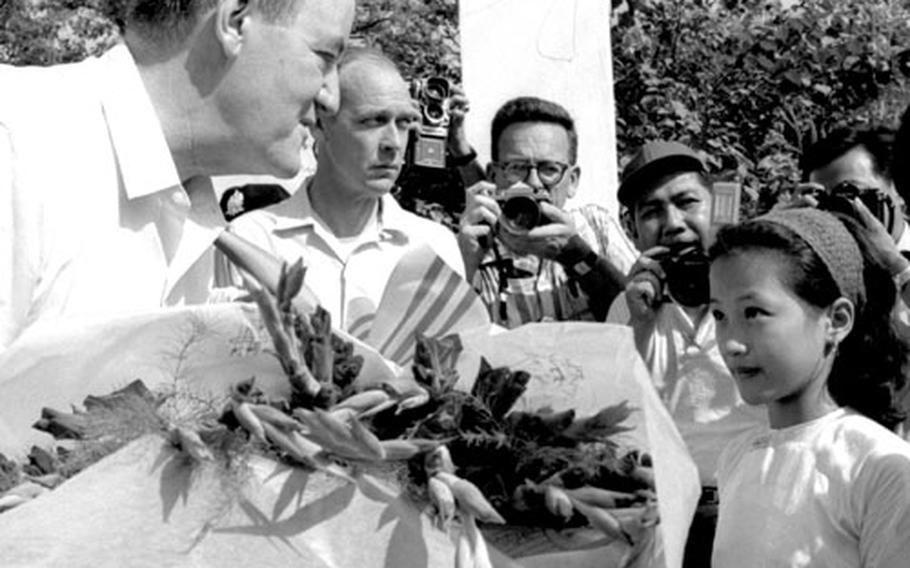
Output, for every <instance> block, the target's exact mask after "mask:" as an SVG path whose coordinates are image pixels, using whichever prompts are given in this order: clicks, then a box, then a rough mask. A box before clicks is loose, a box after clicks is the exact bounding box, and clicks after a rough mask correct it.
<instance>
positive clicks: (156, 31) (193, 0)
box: [109, 0, 305, 44]
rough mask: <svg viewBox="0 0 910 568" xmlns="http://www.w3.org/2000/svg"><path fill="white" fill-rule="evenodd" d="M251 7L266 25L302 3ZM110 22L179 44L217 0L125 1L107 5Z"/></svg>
mask: <svg viewBox="0 0 910 568" xmlns="http://www.w3.org/2000/svg"><path fill="white" fill-rule="evenodd" d="M249 2H250V4H251V7H252V8H253V9H254V10H256V11H257V12H258V13H260V14H262V15H263V17H264V18H265V20H266V21H268V22H284V21H288V20H290V19H291V18H293V17H294V16H296V15H297V14H298V12H299V10H300V7H301V6H302V5H303V4H304V2H305V0H249ZM109 4H110V5H112V6H115V8H109V12H112V16H113V17H114V20H115V21H116V22H117V23H118V25H119V26H120V27H121V28H122V29H127V30H131V31H133V32H135V33H136V34H137V35H138V36H139V37H141V38H143V39H145V40H148V41H151V42H153V43H155V42H164V41H166V42H168V43H178V44H179V43H182V42H183V41H184V40H185V39H186V38H187V36H189V34H190V31H192V29H193V28H194V27H195V26H196V24H197V23H198V20H199V17H200V16H201V15H203V14H205V13H206V12H208V11H209V10H211V9H212V8H214V7H215V6H216V5H217V4H218V0H126V1H125V2H122V3H118V2H116V1H112V2H109Z"/></svg>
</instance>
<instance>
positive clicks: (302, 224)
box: [269, 178, 411, 241]
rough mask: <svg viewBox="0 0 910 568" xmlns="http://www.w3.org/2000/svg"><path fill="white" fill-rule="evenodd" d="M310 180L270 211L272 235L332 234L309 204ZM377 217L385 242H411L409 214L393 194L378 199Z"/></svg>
mask: <svg viewBox="0 0 910 568" xmlns="http://www.w3.org/2000/svg"><path fill="white" fill-rule="evenodd" d="M310 179H312V178H308V179H307V180H306V181H304V182H303V184H301V186H300V188H299V189H298V190H297V191H296V192H295V193H294V195H292V196H291V197H289V198H288V199H286V200H284V201H282V202H281V203H277V204H275V205H273V206H272V207H269V211H270V212H271V213H273V214H275V216H276V219H275V224H274V226H273V227H272V231H273V232H276V233H277V232H280V231H292V230H296V229H303V228H315V227H319V228H321V229H322V230H325V231H326V232H329V233H330V232H331V231H329V230H328V227H326V225H325V222H324V221H323V220H322V219H321V218H320V217H319V215H318V214H317V213H316V212H315V211H314V210H313V205H312V203H311V202H310V196H309V191H307V188H308V187H309V185H310ZM376 215H377V216H378V219H377V221H378V224H379V234H380V237H382V238H389V239H404V240H405V241H407V240H408V233H409V232H410V230H409V229H410V227H411V224H410V221H409V216H408V214H407V212H406V211H405V210H404V209H402V208H401V206H400V205H398V202H397V201H395V198H394V197H392V196H391V195H390V194H388V193H387V194H385V195H383V196H382V197H381V198H380V199H379V207H377V208H376Z"/></svg>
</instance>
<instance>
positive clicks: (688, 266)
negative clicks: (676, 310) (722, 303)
mask: <svg viewBox="0 0 910 568" xmlns="http://www.w3.org/2000/svg"><path fill="white" fill-rule="evenodd" d="M661 267H662V268H663V270H664V273H665V274H666V275H667V292H668V293H669V294H670V297H671V298H673V300H674V301H675V302H676V303H677V304H680V305H682V306H686V307H696V306H703V305H705V304H707V303H708V300H709V299H710V288H709V284H708V270H709V268H710V264H709V262H708V255H707V254H706V253H705V250H704V249H703V248H702V247H701V246H700V245H689V246H686V247H683V248H679V249H676V250H673V251H671V252H670V254H669V255H668V256H667V258H666V259H665V260H664V261H662V262H661Z"/></svg>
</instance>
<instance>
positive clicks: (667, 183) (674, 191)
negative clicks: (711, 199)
mask: <svg viewBox="0 0 910 568" xmlns="http://www.w3.org/2000/svg"><path fill="white" fill-rule="evenodd" d="M709 191H710V190H709V189H708V188H707V187H706V186H705V183H704V181H703V178H702V177H701V176H699V175H698V174H697V173H695V172H681V173H671V174H668V175H666V176H664V177H662V178H660V179H658V180H657V181H656V182H654V184H653V185H652V187H651V188H650V189H648V190H646V191H645V192H644V193H643V195H642V198H641V199H640V203H642V204H644V203H649V202H655V201H665V200H669V199H672V198H673V197H674V196H676V195H679V194H681V193H688V192H697V193H709Z"/></svg>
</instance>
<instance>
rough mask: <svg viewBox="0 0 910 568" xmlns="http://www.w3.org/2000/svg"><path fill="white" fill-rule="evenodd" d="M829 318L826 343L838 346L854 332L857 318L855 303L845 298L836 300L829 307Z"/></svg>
mask: <svg viewBox="0 0 910 568" xmlns="http://www.w3.org/2000/svg"><path fill="white" fill-rule="evenodd" d="M827 318H828V324H827V330H826V334H827V336H826V337H825V341H826V342H828V343H830V344H833V345H838V344H839V343H840V342H841V341H843V340H844V339H845V338H846V337H847V336H848V335H850V332H851V331H852V330H853V322H854V318H855V313H854V307H853V302H851V301H850V300H848V299H847V298H843V297H841V298H838V299H836V300H834V303H832V304H831V305H830V306H828V313H827Z"/></svg>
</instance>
